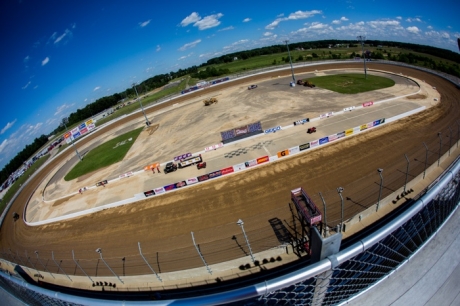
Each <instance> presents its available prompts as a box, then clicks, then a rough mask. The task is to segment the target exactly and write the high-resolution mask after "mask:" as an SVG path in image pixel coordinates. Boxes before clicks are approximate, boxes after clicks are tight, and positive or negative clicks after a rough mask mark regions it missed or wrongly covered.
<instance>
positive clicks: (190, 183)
mask: <svg viewBox="0 0 460 306" xmlns="http://www.w3.org/2000/svg"><path fill="white" fill-rule="evenodd" d="M185 182H186V183H187V185H193V184H196V183H198V178H196V177H191V178H189V179H186V180H185Z"/></svg>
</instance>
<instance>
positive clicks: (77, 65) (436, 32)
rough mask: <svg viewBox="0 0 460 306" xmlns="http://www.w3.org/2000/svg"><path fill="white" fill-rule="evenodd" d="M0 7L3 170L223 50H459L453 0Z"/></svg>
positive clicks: (28, 3) (64, 0) (58, 2)
mask: <svg viewBox="0 0 460 306" xmlns="http://www.w3.org/2000/svg"><path fill="white" fill-rule="evenodd" d="M0 7H1V9H0V25H1V27H0V29H1V31H0V38H1V42H2V48H1V57H0V64H1V66H0V67H1V73H2V78H1V82H0V92H1V93H2V102H1V103H2V106H3V107H2V111H1V112H0V169H1V168H3V167H4V165H5V164H6V163H8V162H9V161H10V160H11V158H13V157H14V156H15V155H16V154H17V153H18V152H19V151H21V150H22V149H23V148H24V147H25V145H27V144H29V143H31V142H32V141H33V140H34V139H35V138H36V137H39V136H40V135H42V134H45V135H46V134H48V133H50V132H51V131H52V130H54V129H55V128H56V127H57V126H58V125H59V122H60V121H61V119H62V118H63V117H64V116H68V115H69V114H70V113H72V112H74V111H76V110H77V109H78V108H82V107H84V106H85V105H86V104H88V103H91V102H92V101H94V100H96V99H98V98H100V97H103V96H106V95H111V94H114V93H117V92H121V91H123V90H125V89H126V88H128V87H129V86H130V84H132V83H133V82H141V81H143V80H145V79H147V78H149V77H152V76H154V75H157V74H162V73H168V72H171V71H177V70H178V69H180V68H187V67H190V66H192V65H199V64H201V63H203V62H206V61H207V60H208V59H210V58H213V57H216V56H220V55H223V54H226V53H232V52H236V51H240V50H246V49H252V48H257V47H262V46H267V45H273V44H280V43H282V40H285V39H289V40H290V41H291V42H298V41H310V40H321V39H355V38H356V36H357V35H365V36H366V37H367V38H368V39H375V40H394V41H405V42H411V43H419V44H426V45H432V46H436V47H441V48H445V49H449V50H452V51H456V52H457V50H458V49H457V45H456V38H457V37H460V18H459V12H460V2H459V1H454V0H448V1H446V0H440V1H425V0H422V1H412V0H406V1H394V0H386V1H355V0H347V1H290V2H289V3H288V2H281V1H269V0H265V1H260V0H252V1H181V0H176V1H161V2H160V1H154V0H151V1H136V0H133V1H117V0H111V1H106V0H103V1H97V0H96V1H74V0H54V1H48V0H42V1H32V0H22V1H11V0H4V1H2V4H1V5H0Z"/></svg>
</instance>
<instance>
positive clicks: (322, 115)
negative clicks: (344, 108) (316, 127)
mask: <svg viewBox="0 0 460 306" xmlns="http://www.w3.org/2000/svg"><path fill="white" fill-rule="evenodd" d="M332 115H334V112H329V113H325V114H321V115H319V119H323V118H329V117H330V116H332Z"/></svg>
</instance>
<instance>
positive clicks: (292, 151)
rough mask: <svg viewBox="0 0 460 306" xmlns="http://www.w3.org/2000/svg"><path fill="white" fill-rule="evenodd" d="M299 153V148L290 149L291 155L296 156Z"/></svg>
mask: <svg viewBox="0 0 460 306" xmlns="http://www.w3.org/2000/svg"><path fill="white" fill-rule="evenodd" d="M299 152H300V149H299V146H296V147H292V148H289V154H296V153H299Z"/></svg>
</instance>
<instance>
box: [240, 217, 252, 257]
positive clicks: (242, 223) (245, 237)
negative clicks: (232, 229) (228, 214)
mask: <svg viewBox="0 0 460 306" xmlns="http://www.w3.org/2000/svg"><path fill="white" fill-rule="evenodd" d="M236 224H238V225H239V226H241V230H242V231H243V235H244V239H246V244H247V245H248V249H249V254H251V258H252V262H255V261H256V260H255V259H254V255H253V254H252V250H251V246H250V245H249V241H248V236H246V232H245V231H244V226H243V225H244V222H243V220H241V219H239V220H238V221H237V222H236Z"/></svg>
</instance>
